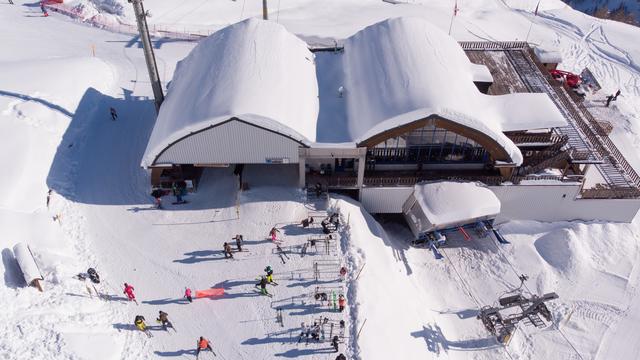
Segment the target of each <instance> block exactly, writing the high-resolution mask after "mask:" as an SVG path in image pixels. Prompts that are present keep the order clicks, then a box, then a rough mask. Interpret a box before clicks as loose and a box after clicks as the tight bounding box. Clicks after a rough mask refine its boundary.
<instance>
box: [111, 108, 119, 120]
mask: <svg viewBox="0 0 640 360" xmlns="http://www.w3.org/2000/svg"><path fill="white" fill-rule="evenodd" d="M109 113H111V120H113V121H116V119H117V118H118V113H117V112H116V109H114V108H112V107H110V108H109Z"/></svg>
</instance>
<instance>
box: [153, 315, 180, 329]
mask: <svg viewBox="0 0 640 360" xmlns="http://www.w3.org/2000/svg"><path fill="white" fill-rule="evenodd" d="M156 321H158V322H159V323H161V324H162V328H163V329H164V330H165V331H169V327H171V328H173V330H175V329H176V328H174V327H173V324H172V323H171V321H169V314H167V313H166V312H164V311H162V310H160V312H159V314H158V318H157V319H156Z"/></svg>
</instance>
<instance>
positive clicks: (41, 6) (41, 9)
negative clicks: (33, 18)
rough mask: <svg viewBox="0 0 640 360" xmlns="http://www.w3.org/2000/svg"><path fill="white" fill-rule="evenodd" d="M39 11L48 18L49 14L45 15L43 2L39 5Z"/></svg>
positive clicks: (45, 10)
mask: <svg viewBox="0 0 640 360" xmlns="http://www.w3.org/2000/svg"><path fill="white" fill-rule="evenodd" d="M40 11H42V14H43V15H44V16H45V17H47V16H49V13H47V9H45V8H44V3H43V2H41V3H40Z"/></svg>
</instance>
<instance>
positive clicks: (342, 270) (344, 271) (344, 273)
mask: <svg viewBox="0 0 640 360" xmlns="http://www.w3.org/2000/svg"><path fill="white" fill-rule="evenodd" d="M345 277H347V268H346V267H345V266H343V267H341V268H340V281H344V278H345Z"/></svg>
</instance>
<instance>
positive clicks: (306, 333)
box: [298, 322, 311, 344]
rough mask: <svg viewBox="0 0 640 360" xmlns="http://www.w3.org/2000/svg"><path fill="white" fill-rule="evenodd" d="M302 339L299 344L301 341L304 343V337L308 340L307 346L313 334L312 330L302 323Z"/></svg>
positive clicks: (300, 338)
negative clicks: (310, 335)
mask: <svg viewBox="0 0 640 360" xmlns="http://www.w3.org/2000/svg"><path fill="white" fill-rule="evenodd" d="M300 329H301V332H300V337H299V338H298V344H299V343H300V341H302V338H303V337H306V338H307V344H308V343H309V334H310V333H311V329H310V328H308V327H307V325H305V323H304V322H303V323H301V324H300Z"/></svg>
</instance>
